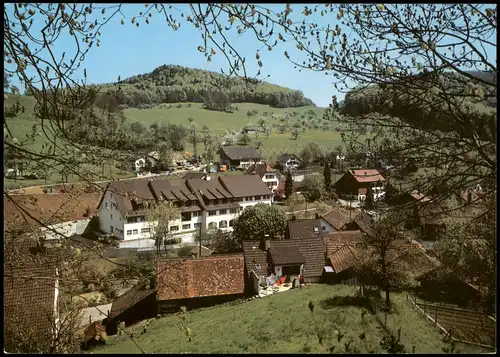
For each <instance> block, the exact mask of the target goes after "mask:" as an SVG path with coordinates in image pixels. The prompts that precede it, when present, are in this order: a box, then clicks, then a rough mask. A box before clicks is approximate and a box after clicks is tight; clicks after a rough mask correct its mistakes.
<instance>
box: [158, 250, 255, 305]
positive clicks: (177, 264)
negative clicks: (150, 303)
mask: <svg viewBox="0 0 500 357" xmlns="http://www.w3.org/2000/svg"><path fill="white" fill-rule="evenodd" d="M244 267H245V263H244V259H243V256H242V255H227V256H210V257H206V258H202V259H188V260H184V261H163V262H158V263H157V265H156V272H157V277H156V286H157V290H158V300H176V299H187V298H194V297H204V296H219V295H232V294H242V293H243V292H244V278H245V276H244V275H245V273H244Z"/></svg>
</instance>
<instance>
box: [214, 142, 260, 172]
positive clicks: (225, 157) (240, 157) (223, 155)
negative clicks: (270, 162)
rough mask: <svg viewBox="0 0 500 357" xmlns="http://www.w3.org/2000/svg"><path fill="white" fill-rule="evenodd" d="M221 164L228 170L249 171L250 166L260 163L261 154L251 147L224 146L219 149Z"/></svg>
mask: <svg viewBox="0 0 500 357" xmlns="http://www.w3.org/2000/svg"><path fill="white" fill-rule="evenodd" d="M219 157H220V164H221V165H226V166H227V168H228V169H230V170H231V169H244V170H246V169H248V168H249V167H250V165H252V164H256V163H260V160H261V157H262V156H261V154H260V153H259V152H258V151H257V150H255V149H254V148H251V147H246V146H223V147H221V148H220V149H219Z"/></svg>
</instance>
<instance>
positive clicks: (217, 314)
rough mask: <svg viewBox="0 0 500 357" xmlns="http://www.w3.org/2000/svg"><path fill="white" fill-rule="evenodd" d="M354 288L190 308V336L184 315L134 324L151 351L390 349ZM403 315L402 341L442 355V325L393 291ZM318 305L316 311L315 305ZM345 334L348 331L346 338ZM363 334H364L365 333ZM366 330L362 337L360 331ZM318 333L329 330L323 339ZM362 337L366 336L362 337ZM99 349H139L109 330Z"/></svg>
mask: <svg viewBox="0 0 500 357" xmlns="http://www.w3.org/2000/svg"><path fill="white" fill-rule="evenodd" d="M356 290H357V289H356V288H355V287H348V286H339V285H336V286H332V285H319V284H318V285H312V286H307V287H305V288H302V289H295V290H290V291H288V292H283V293H279V294H277V295H274V296H270V297H266V298H261V299H255V300H252V301H249V302H246V303H243V304H240V305H235V306H228V305H226V306H216V307H211V308H205V309H199V310H193V311H189V312H188V313H187V315H186V316H187V319H186V326H187V327H189V328H190V330H191V338H192V340H191V341H188V338H187V336H186V334H185V332H184V331H183V330H181V328H180V324H181V321H182V319H181V315H179V314H176V315H169V316H167V317H162V318H160V319H152V320H150V324H149V326H148V328H147V332H146V333H144V334H143V333H142V325H143V323H140V324H138V325H135V326H132V327H130V328H128V329H127V331H128V332H129V333H132V334H133V339H134V340H135V342H136V343H137V344H138V345H139V346H140V347H141V348H142V349H143V350H144V351H145V352H146V353H186V352H187V353H303V352H311V353H328V352H329V349H330V348H331V347H332V346H335V349H334V350H333V352H334V353H346V345H345V343H346V342H348V341H352V342H351V344H350V347H349V348H350V351H351V352H356V351H357V352H359V353H369V352H372V353H384V351H383V350H382V348H381V347H380V343H379V342H380V340H381V339H382V337H383V336H384V331H383V328H382V327H381V326H380V324H379V323H378V322H377V320H376V318H375V316H374V315H372V314H371V313H369V312H368V313H366V315H365V316H364V317H362V316H361V312H362V311H364V310H366V307H365V305H364V302H363V300H360V299H359V298H356V297H355V292H356ZM393 299H394V300H393V301H394V305H395V307H396V309H397V314H396V315H391V316H390V318H389V319H388V325H389V326H390V327H391V328H396V329H397V328H399V327H401V328H402V337H401V338H402V339H401V342H402V344H404V346H405V348H406V351H407V352H410V353H411V348H412V346H413V345H415V346H416V352H417V353H443V351H442V349H441V348H442V347H444V346H445V343H444V342H442V341H441V336H440V335H439V333H437V331H436V329H435V327H433V326H432V324H431V323H430V322H429V321H427V320H426V319H425V318H424V317H422V315H419V314H418V313H417V312H416V310H414V309H413V308H412V307H411V303H410V302H408V301H407V300H406V295H404V294H400V295H398V294H393ZM310 301H312V302H313V304H314V312H313V313H311V311H310V310H309V308H308V304H309V302H310ZM338 333H340V334H343V335H344V336H343V338H342V339H341V341H340V343H339V341H338V337H337V336H338ZM363 333H364V337H363V336H362V334H363ZM360 335H361V337H360ZM318 336H322V344H320V343H319V338H318ZM362 337H363V338H362ZM92 352H98V353H140V350H139V349H138V348H137V346H136V345H135V344H134V343H133V342H132V340H131V339H130V337H129V336H127V335H125V334H123V335H118V336H110V337H109V340H108V342H107V345H106V346H104V347H102V348H98V349H94V350H93V351H92Z"/></svg>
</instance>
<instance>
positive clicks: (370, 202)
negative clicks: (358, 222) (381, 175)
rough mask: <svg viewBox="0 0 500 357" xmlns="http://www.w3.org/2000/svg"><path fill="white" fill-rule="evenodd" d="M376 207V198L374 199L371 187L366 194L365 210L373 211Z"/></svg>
mask: <svg viewBox="0 0 500 357" xmlns="http://www.w3.org/2000/svg"><path fill="white" fill-rule="evenodd" d="M374 207H375V198H374V197H373V191H372V188H371V187H368V191H367V192H366V200H365V208H367V209H373V208H374Z"/></svg>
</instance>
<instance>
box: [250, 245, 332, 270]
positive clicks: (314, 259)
mask: <svg viewBox="0 0 500 357" xmlns="http://www.w3.org/2000/svg"><path fill="white" fill-rule="evenodd" d="M242 243H243V254H244V256H245V264H246V267H247V271H248V273H250V272H251V271H252V270H255V271H256V272H257V273H258V272H259V270H258V269H256V267H255V265H256V264H259V265H260V274H263V275H268V274H270V273H271V269H270V268H271V267H269V268H268V267H267V264H268V257H267V252H266V251H265V250H264V246H263V245H261V244H260V242H259V241H243V242H242ZM254 247H255V248H254ZM286 247H298V248H299V250H300V252H301V254H302V256H303V257H304V268H305V272H304V277H305V278H314V277H320V276H321V275H322V273H323V268H324V266H325V246H324V243H323V241H322V240H321V238H319V237H317V238H306V239H297V240H295V239H294V240H271V249H281V248H286ZM269 262H271V260H270V259H269Z"/></svg>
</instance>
